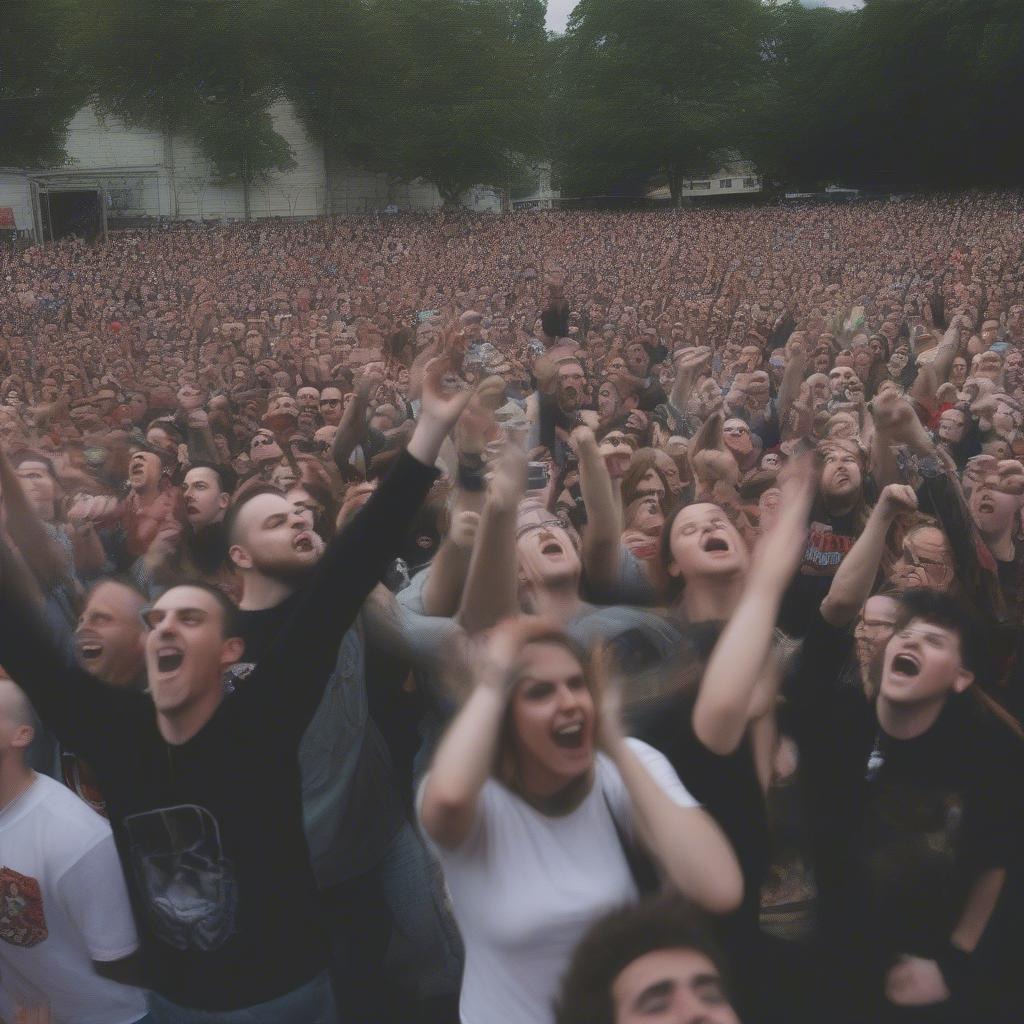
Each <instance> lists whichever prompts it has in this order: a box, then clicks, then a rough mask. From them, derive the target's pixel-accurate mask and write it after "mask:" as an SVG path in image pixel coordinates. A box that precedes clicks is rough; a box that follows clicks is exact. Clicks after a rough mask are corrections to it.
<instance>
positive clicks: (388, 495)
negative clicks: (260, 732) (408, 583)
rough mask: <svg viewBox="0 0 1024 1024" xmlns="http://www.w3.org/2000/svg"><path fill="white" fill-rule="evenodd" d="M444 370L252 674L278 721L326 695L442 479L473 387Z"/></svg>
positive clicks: (439, 363)
mask: <svg viewBox="0 0 1024 1024" xmlns="http://www.w3.org/2000/svg"><path fill="white" fill-rule="evenodd" d="M445 368H446V361H445V360H443V359H439V360H436V361H434V362H433V363H432V364H431V366H430V367H429V368H428V373H427V380H426V382H425V385H424V394H423V410H422V415H421V417H420V420H419V422H418V423H417V425H416V431H415V433H414V434H413V437H412V440H411V441H410V442H409V447H408V449H407V450H406V451H405V452H403V453H402V454H401V455H400V456H399V457H398V459H397V461H396V463H395V466H394V467H393V469H392V470H391V472H390V473H389V474H388V476H387V477H386V478H385V480H384V482H383V483H382V484H381V485H380V487H378V488H377V490H376V491H375V492H374V494H373V496H372V497H371V498H370V500H369V501H368V502H367V503H366V505H365V506H364V507H363V508H362V509H361V510H360V511H359V512H358V513H357V514H356V516H355V517H354V518H353V519H352V521H351V522H350V523H349V524H348V526H346V527H345V529H344V530H343V531H342V532H341V533H340V534H339V535H338V536H337V537H335V538H334V540H333V541H332V542H331V543H330V545H328V548H327V550H326V551H325V552H324V555H323V557H322V559H321V560H320V564H319V565H318V566H317V567H316V570H315V571H314V575H313V579H312V581H311V583H310V584H309V586H307V587H306V589H305V590H304V591H303V592H302V596H301V598H300V599H299V602H298V604H297V605H296V608H295V610H294V612H293V613H292V615H291V617H290V618H289V620H288V622H287V624H286V625H285V627H284V629H283V630H282V632H281V633H280V635H279V636H278V638H277V640H276V642H275V643H274V645H273V647H272V648H271V649H270V651H269V652H268V653H267V654H266V655H265V656H264V658H263V659H262V660H261V662H260V664H259V667H258V668H257V669H256V670H255V671H254V672H253V674H252V676H250V677H249V679H248V680H247V683H246V691H248V692H250V693H254V697H253V699H258V695H259V694H260V693H262V694H263V695H264V696H267V697H269V699H270V701H271V703H272V704H273V705H274V707H275V709H276V712H277V714H278V715H279V718H280V721H281V722H283V723H285V724H289V725H291V726H292V727H293V728H294V729H296V730H297V731H299V732H301V731H302V730H303V729H304V728H305V726H306V724H307V723H308V721H309V718H310V716H311V715H312V714H313V711H314V710H315V708H316V706H317V704H318V703H319V701H320V697H321V696H322V694H323V688H324V685H325V684H326V681H327V678H328V676H329V675H330V670H331V669H332V667H333V665H334V661H335V658H336V656H337V650H338V644H339V643H340V642H341V638H342V636H343V635H344V633H345V631H346V630H347V629H348V628H349V627H350V626H351V625H352V623H353V622H354V621H355V617H356V615H357V614H358V613H359V609H360V608H361V607H362V605H363V602H364V601H365V600H366V597H367V595H368V594H369V593H370V591H371V590H372V589H373V587H374V586H375V585H376V583H377V582H378V581H379V580H380V578H381V576H382V575H383V573H384V570H385V569H386V568H387V566H388V564H389V563H390V562H391V560H392V559H394V558H395V557H396V556H397V555H398V552H399V550H400V548H401V545H402V542H403V541H404V539H405V537H406V536H407V534H408V532H409V530H410V529H411V528H412V526H413V523H414V521H415V517H416V514H417V512H418V510H419V507H420V505H421V504H422V502H423V500H424V498H425V497H426V496H427V493H428V491H429V490H430V487H431V485H432V484H433V482H434V480H435V479H436V477H437V470H436V469H435V468H434V460H435V459H436V458H437V453H438V451H439V450H440V447H441V442H442V441H443V440H444V439H445V437H446V436H447V434H448V432H449V431H450V430H451V428H452V427H453V425H454V424H455V421H456V420H457V419H458V417H459V414H460V413H461V412H462V409H463V408H464V407H465V405H466V403H467V402H468V401H469V398H470V395H471V392H470V391H468V390H461V391H455V392H448V391H446V390H445V389H444V385H443V383H442V377H443V374H444V372H445ZM283 680H287V685H283V683H282V681H283Z"/></svg>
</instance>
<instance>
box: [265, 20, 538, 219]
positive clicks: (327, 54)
mask: <svg viewBox="0 0 1024 1024" xmlns="http://www.w3.org/2000/svg"><path fill="white" fill-rule="evenodd" d="M298 17H299V19H300V21H301V23H302V29H301V30H300V31H299V32H297V33H296V34H295V35H294V36H293V37H292V38H291V40H290V41H289V42H288V43H287V44H285V46H286V48H287V50H288V59H287V61H286V63H287V65H288V67H289V70H288V71H286V72H285V81H286V85H285V88H286V92H287V94H288V96H289V97H290V98H291V99H292V100H293V102H294V103H295V105H296V108H297V109H298V110H299V111H300V113H301V115H302V116H303V119H304V121H305V122H306V124H307V125H308V127H309V128H310V130H311V131H312V132H313V133H314V134H316V135H317V136H319V137H321V138H323V139H324V141H325V142H326V143H327V144H328V145H329V146H331V147H335V148H337V149H338V150H340V151H341V152H343V153H345V154H346V155H347V156H348V157H349V158H350V159H352V160H353V161H354V162H355V163H357V164H359V165H360V166H363V167H368V168H370V169H371V170H377V171H381V172H384V173H386V174H388V175H390V176H392V177H394V178H397V179H401V180H404V181H411V180H414V179H416V178H423V179H425V180H427V181H430V182H432V183H433V184H434V185H436V186H437V189H438V191H439V192H440V193H441V196H442V197H443V198H444V200H445V202H446V203H454V202H457V201H458V199H459V198H460V197H461V196H462V195H463V194H464V193H465V192H466V190H467V189H468V188H469V187H470V186H472V185H475V184H498V185H501V184H505V183H506V182H507V181H508V180H509V179H510V178H512V177H514V176H516V174H517V171H518V169H519V168H520V167H521V165H522V163H523V161H525V160H528V159H529V158H531V157H539V156H543V155H544V152H543V150H544V147H543V145H542V137H541V132H540V124H541V121H540V115H541V109H542V106H543V87H544V83H543V76H542V74H541V69H542V65H543V61H542V57H543V50H544V46H545V44H546V37H545V33H544V6H543V4H542V3H541V2H540V0H375V2H371V3H367V4H360V3H357V2H343V3H340V4H328V3H323V2H318V3H315V4H313V5H310V6H309V7H308V8H307V9H306V10H304V11H301V12H299V15H298ZM297 51H301V54H302V61H301V64H300V62H299V61H298V60H296V59H295V58H296V56H297ZM382 69H386V72H385V73H383V74H382V73H381V71H382Z"/></svg>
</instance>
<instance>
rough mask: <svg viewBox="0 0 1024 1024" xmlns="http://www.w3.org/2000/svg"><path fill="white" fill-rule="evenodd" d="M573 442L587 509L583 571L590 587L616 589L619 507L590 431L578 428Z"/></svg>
mask: <svg viewBox="0 0 1024 1024" xmlns="http://www.w3.org/2000/svg"><path fill="white" fill-rule="evenodd" d="M572 439H573V442H574V443H575V445H576V454H577V457H578V458H579V470H580V491H581V492H582V494H583V504H584V505H585V506H586V509H587V525H586V526H585V527H584V529H583V568H584V571H585V572H586V575H587V580H588V581H589V582H590V584H591V585H592V586H594V587H597V588H598V589H607V588H611V587H614V586H615V584H616V582H617V581H618V576H619V556H620V549H621V545H622V505H621V502H620V501H619V499H618V498H617V496H616V494H615V489H614V486H613V484H612V478H611V474H610V473H609V472H608V467H607V465H606V464H605V461H604V458H603V457H602V455H601V450H600V447H599V446H598V443H597V438H595V437H594V432H593V431H592V430H591V429H590V428H589V427H577V428H576V429H575V430H574V431H573V432H572Z"/></svg>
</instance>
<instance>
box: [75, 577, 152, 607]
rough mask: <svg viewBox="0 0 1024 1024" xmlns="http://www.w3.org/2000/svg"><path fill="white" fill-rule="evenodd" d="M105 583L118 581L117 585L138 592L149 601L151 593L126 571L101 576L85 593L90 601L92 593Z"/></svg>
mask: <svg viewBox="0 0 1024 1024" xmlns="http://www.w3.org/2000/svg"><path fill="white" fill-rule="evenodd" d="M104 583H116V584H117V586H119V587H124V589H125V590H130V591H131V592H132V593H133V594H137V595H138V596H139V597H140V598H142V600H143V601H146V602H148V601H149V594H147V593H146V591H145V590H144V589H143V588H142V587H140V586H139V584H138V583H136V582H135V580H134V579H132V577H131V576H128V575H127V574H125V573H115V574H114V575H113V576H101V577H100V578H99V579H98V580H96V582H95V583H92V584H91V585H90V586H89V589H88V590H87V591H86V595H85V597H86V600H87V601H88V599H89V598H90V597H92V595H93V594H94V593H95V592H96V591H97V590H98V589H99V588H100V587H102V586H103V584H104Z"/></svg>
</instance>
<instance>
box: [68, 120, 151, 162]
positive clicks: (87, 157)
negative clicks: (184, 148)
mask: <svg viewBox="0 0 1024 1024" xmlns="http://www.w3.org/2000/svg"><path fill="white" fill-rule="evenodd" d="M65 148H66V150H67V154H68V163H69V165H70V166H71V167H81V168H83V169H89V170H91V169H93V168H99V167H103V168H108V167H154V166H156V165H158V164H162V163H163V158H164V137H163V135H162V134H161V133H160V132H157V131H152V130H151V129H147V128H128V127H126V126H125V124H124V122H123V121H121V120H120V119H119V118H116V117H109V116H106V115H103V116H100V115H99V114H97V113H96V110H95V108H93V107H91V106H90V107H83V108H82V109H81V110H79V111H78V113H77V114H75V116H74V117H73V118H72V119H71V123H70V124H69V125H68V137H67V142H66V144H65Z"/></svg>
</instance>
